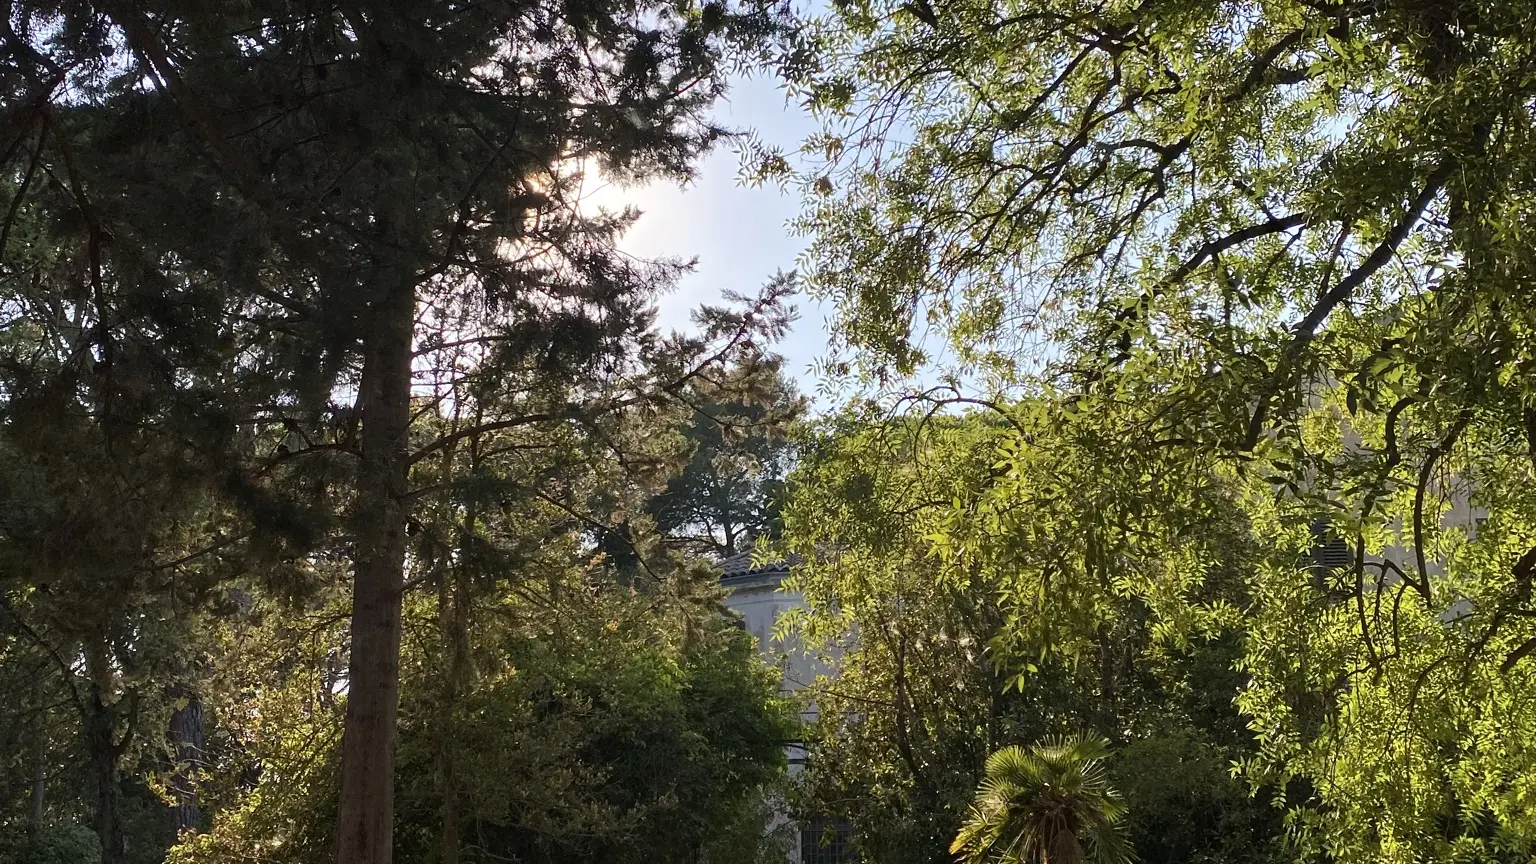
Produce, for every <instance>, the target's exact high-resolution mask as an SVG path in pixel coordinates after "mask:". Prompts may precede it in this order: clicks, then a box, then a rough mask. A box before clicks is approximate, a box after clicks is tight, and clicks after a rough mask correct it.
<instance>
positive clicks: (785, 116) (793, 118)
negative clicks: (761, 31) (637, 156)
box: [583, 75, 827, 392]
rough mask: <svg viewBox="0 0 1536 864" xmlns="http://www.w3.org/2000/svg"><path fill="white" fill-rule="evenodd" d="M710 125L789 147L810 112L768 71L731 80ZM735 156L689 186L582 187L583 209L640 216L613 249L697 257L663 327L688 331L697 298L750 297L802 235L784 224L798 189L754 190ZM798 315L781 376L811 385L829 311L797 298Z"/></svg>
mask: <svg viewBox="0 0 1536 864" xmlns="http://www.w3.org/2000/svg"><path fill="white" fill-rule="evenodd" d="M715 117H716V122H717V123H719V124H720V125H722V126H724V127H726V128H729V129H735V130H746V129H752V130H755V131H756V132H757V134H758V136H759V137H760V138H761V139H762V140H763V141H764V142H765V143H767V144H773V145H778V146H779V147H780V148H781V149H782V150H784V151H785V152H786V153H792V152H794V151H795V150H796V149H797V148H798V146H799V143H800V141H801V140H802V139H803V138H804V137H805V136H806V134H807V133H809V132H810V131H812V129H813V128H814V123H813V121H812V120H811V118H810V117H809V116H808V115H807V114H806V113H805V112H804V111H803V110H802V109H801V108H800V107H799V106H798V105H795V104H786V100H785V98H784V93H783V91H782V90H780V89H779V88H778V86H777V82H776V81H775V80H774V79H773V78H772V77H770V76H767V75H758V76H756V77H753V78H744V79H737V80H736V81H735V82H733V84H732V86H731V90H730V92H729V93H728V94H727V95H726V98H725V99H724V100H723V101H722V102H720V103H719V104H718V105H717V106H716V108H715ZM738 164H739V159H738V156H737V154H736V152H735V151H734V150H733V149H732V148H730V147H729V146H722V147H719V148H718V149H716V150H715V151H714V152H713V153H711V154H710V155H709V156H708V158H707V159H705V161H704V162H703V163H702V165H700V167H699V170H698V174H697V176H696V177H695V178H694V180H693V181H692V182H691V183H690V184H689V185H688V187H687V188H682V187H680V186H678V185H677V184H676V183H671V182H661V183H653V184H651V185H649V186H645V187H640V188H628V189H624V188H619V187H617V186H612V185H609V186H599V187H597V188H594V189H591V190H588V191H587V193H586V195H587V197H586V198H585V199H584V201H583V203H584V204H585V205H587V206H602V207H610V208H617V207H620V206H622V205H623V204H626V203H628V204H633V205H634V206H635V207H637V208H639V209H640V210H641V211H642V213H643V215H642V216H641V217H640V220H639V222H638V223H637V224H636V225H635V227H634V228H632V229H631V230H630V231H629V233H628V234H626V235H625V237H624V239H623V242H621V243H620V244H619V245H620V246H621V247H622V248H623V249H624V251H626V252H628V253H630V254H631V255H635V256H637V257H641V258H663V257H665V258H682V259H684V260H687V259H697V261H698V263H697V266H696V268H695V270H694V271H693V272H692V273H689V274H687V275H685V276H684V277H683V278H682V280H681V281H680V282H679V283H678V286H677V289H676V290H675V291H674V292H673V293H671V294H669V295H667V296H666V297H664V298H663V299H662V301H661V303H660V304H659V307H660V308H659V314H660V323H661V325H662V326H663V327H664V328H667V329H679V330H681V329H687V328H689V327H690V323H689V313H690V311H691V310H693V309H696V308H698V306H699V305H700V304H701V303H718V302H719V301H720V296H721V293H722V292H723V291H728V290H729V291H736V292H739V293H741V294H746V295H748V296H752V295H755V294H756V293H757V289H758V287H759V286H761V285H762V284H763V283H765V282H767V281H768V280H769V279H770V278H771V277H772V276H773V275H774V273H775V272H777V271H779V270H785V271H788V270H792V269H794V267H795V258H796V256H798V255H799V254H800V253H801V252H802V251H803V250H804V249H805V246H806V239H805V238H803V237H796V236H793V235H792V234H791V233H790V231H789V228H788V225H787V223H788V221H789V220H790V219H792V218H793V217H794V216H795V215H796V214H797V213H798V212H799V208H800V201H799V197H798V192H796V191H794V190H791V191H789V192H782V191H780V190H779V188H778V187H777V186H760V187H756V188H751V187H747V186H744V185H742V184H741V183H739V182H738V181H737V168H738ZM794 305H795V306H796V307H797V308H798V310H799V313H800V319H799V320H798V321H796V322H795V325H794V328H793V330H792V331H791V332H790V334H789V336H788V337H787V338H786V339H785V340H784V342H782V343H781V344H780V345H779V346H778V351H779V353H781V354H783V355H784V358H785V364H784V365H785V372H786V373H788V374H789V375H791V376H792V377H794V378H795V379H797V380H798V381H799V382H800V385H801V390H802V392H809V391H810V390H811V389H812V383H813V381H814V377H815V376H814V374H813V373H812V372H811V364H812V362H813V361H815V360H816V359H817V358H818V357H820V356H821V354H822V352H823V351H824V350H825V349H826V345H827V336H826V317H827V313H826V310H825V309H824V308H823V307H822V306H820V305H819V304H816V303H814V302H812V301H810V300H809V299H807V298H805V297H797V298H795V304H794Z"/></svg>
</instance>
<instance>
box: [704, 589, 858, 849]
mask: <svg viewBox="0 0 1536 864" xmlns="http://www.w3.org/2000/svg"><path fill="white" fill-rule="evenodd" d="M727 572H729V571H727ZM788 576H789V571H788V569H787V568H785V567H783V566H781V565H780V566H773V565H770V566H767V567H764V568H760V569H750V570H747V571H746V572H738V573H735V574H732V575H727V576H725V577H724V578H722V579H721V580H720V584H721V586H722V587H724V588H725V589H726V591H727V592H729V593H728V594H727V597H726V601H725V605H726V607H727V608H729V609H730V610H731V611H733V612H735V613H736V614H738V615H740V616H741V620H742V626H743V628H745V629H746V631H747V632H748V633H751V634H752V636H753V638H754V639H755V640H756V641H757V649H758V653H759V654H760V655H761V656H762V658H763V660H764V662H766V663H768V664H769V665H771V666H774V667H776V668H778V669H779V673H780V676H781V678H780V692H782V693H785V694H792V693H795V692H797V691H799V690H802V689H804V688H805V687H807V686H809V685H810V684H811V683H812V682H814V681H815V680H816V675H818V674H826V673H827V672H828V671H830V670H829V669H828V668H827V667H826V666H824V665H822V664H819V663H817V662H816V661H815V658H814V657H813V656H812V655H810V654H809V653H808V652H806V651H805V650H804V648H803V646H801V645H800V644H799V642H798V640H795V639H793V638H791V639H789V640H787V641H786V640H781V639H777V638H775V637H774V634H773V631H774V625H775V624H776V623H777V622H778V620H779V617H780V616H782V615H783V614H784V613H785V612H786V611H788V610H790V609H793V608H795V607H797V606H801V605H803V604H804V602H805V598H804V597H802V596H801V595H800V594H798V593H794V592H787V591H781V590H780V588H781V586H782V584H783V582H784V579H785V578H786V577H788ZM815 718H816V709H815V707H814V706H806V708H805V709H803V710H802V712H801V720H802V721H803V722H810V721H812V720H815ZM786 750H787V751H788V752H787V755H788V757H789V772H790V775H791V776H793V775H795V774H797V773H799V772H800V770H801V769H802V768H803V767H804V765H805V750H804V748H803V747H802V746H801V745H799V744H797V743H796V744H790V745H788V746H787V747H786ZM788 824H789V817H788V815H787V814H786V813H785V812H783V811H782V810H780V811H779V812H778V813H776V814H775V816H774V818H773V821H772V822H771V823H770V825H769V826H768V830H770V831H776V830H779V829H781V828H783V827H785V826H786V825H788ZM825 827H826V826H822V825H813V826H812V830H813V831H814V830H816V829H817V828H822V829H825ZM791 833H792V835H793V842H792V843H791V849H790V854H789V859H788V861H789V864H822V862H834V864H836V862H841V861H846V860H851V859H848V858H846V857H845V856H841V855H837V854H830V855H829V854H827V853H830V852H832V851H833V850H829V849H820V848H818V849H815V850H814V851H812V853H811V854H810V855H808V856H807V855H802V842H805V843H814V842H815V841H814V840H812V839H810V838H809V837H802V836H801V834H802V829H801V828H800V827H799V826H791ZM829 833H831V834H833V835H836V836H838V839H844V838H843V837H842V836H841V835H837V832H836V826H833V830H832V831H831V832H829ZM843 833H844V834H846V826H845V830H844V832H843Z"/></svg>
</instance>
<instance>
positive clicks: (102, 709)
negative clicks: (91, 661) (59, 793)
mask: <svg viewBox="0 0 1536 864" xmlns="http://www.w3.org/2000/svg"><path fill="white" fill-rule="evenodd" d="M116 719H117V716H116V712H114V711H113V710H112V708H111V707H110V706H108V705H107V704H106V703H105V702H104V701H103V700H102V694H101V690H100V689H99V688H97V687H95V686H92V687H91V695H90V705H89V707H88V708H87V716H86V728H85V739H86V747H87V750H88V751H89V754H90V762H91V774H92V775H93V777H94V779H95V781H96V836H97V837H98V838H100V840H101V864H120V862H121V861H122V860H123V853H124V847H123V820H122V813H121V812H120V811H119V809H118V806H117V805H118V793H119V788H118V776H117V762H118V758H119V757H120V756H121V755H122V750H123V744H122V743H119V742H117V741H115V740H114V735H113V727H114V726H115V725H116Z"/></svg>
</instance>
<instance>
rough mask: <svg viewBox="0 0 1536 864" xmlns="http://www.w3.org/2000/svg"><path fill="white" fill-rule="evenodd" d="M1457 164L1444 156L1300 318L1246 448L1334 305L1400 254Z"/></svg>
mask: <svg viewBox="0 0 1536 864" xmlns="http://www.w3.org/2000/svg"><path fill="white" fill-rule="evenodd" d="M1456 164H1457V163H1456V160H1455V159H1454V158H1452V157H1450V156H1447V157H1445V158H1444V159H1442V160H1441V162H1440V164H1439V166H1438V167H1436V168H1435V170H1434V172H1433V173H1431V174H1430V175H1429V180H1428V181H1427V182H1426V183H1425V184H1424V188H1423V189H1421V190H1420V191H1419V194H1418V197H1416V198H1414V199H1413V203H1411V204H1410V205H1408V212H1407V213H1405V214H1403V218H1402V219H1401V220H1399V221H1398V223H1397V224H1396V225H1394V226H1392V230H1391V231H1389V232H1388V233H1387V236H1386V238H1385V239H1383V240H1382V241H1381V243H1379V244H1377V246H1376V248H1375V249H1373V250H1371V254H1370V255H1369V256H1367V257H1366V259H1365V260H1364V261H1362V262H1361V263H1360V266H1359V267H1356V268H1355V269H1354V271H1352V272H1351V273H1350V274H1349V275H1347V276H1345V277H1344V278H1343V279H1340V280H1339V283H1338V284H1337V285H1335V286H1333V288H1332V289H1331V290H1329V291H1328V292H1327V293H1325V294H1323V296H1322V297H1319V298H1318V301H1317V303H1316V304H1315V305H1314V306H1313V307H1312V310H1311V311H1310V312H1308V313H1307V316H1306V317H1305V318H1303V319H1302V320H1301V323H1299V324H1297V325H1296V332H1295V334H1294V335H1292V337H1291V341H1290V342H1289V343H1288V344H1287V345H1286V346H1285V349H1284V350H1283V351H1282V352H1281V354H1280V359H1279V360H1278V362H1277V363H1276V365H1275V371H1274V374H1273V375H1271V376H1270V378H1269V381H1268V382H1266V383H1265V385H1264V387H1263V389H1262V390H1261V391H1260V393H1259V398H1258V404H1257V405H1256V406H1255V407H1254V409H1253V416H1252V417H1251V418H1250V419H1249V422H1248V434H1247V436H1246V437H1245V438H1244V440H1243V444H1242V449H1243V450H1252V449H1253V448H1254V447H1255V446H1256V445H1257V444H1258V443H1259V436H1261V435H1262V434H1263V433H1264V424H1265V422H1266V421H1267V420H1268V419H1269V407H1270V402H1271V401H1273V399H1274V397H1275V394H1276V393H1277V392H1279V390H1280V387H1281V386H1283V385H1284V384H1285V382H1286V380H1287V379H1288V378H1289V377H1290V376H1291V374H1292V373H1293V372H1294V371H1295V367H1296V363H1297V361H1299V360H1300V359H1301V355H1302V353H1303V352H1305V351H1306V350H1307V346H1308V345H1310V344H1312V339H1313V338H1314V337H1316V335H1317V330H1318V328H1319V327H1321V326H1322V325H1323V322H1324V321H1326V320H1328V316H1329V315H1330V314H1332V313H1333V310H1334V309H1336V308H1338V306H1339V304H1340V303H1343V302H1344V301H1345V300H1347V299H1349V297H1350V295H1352V294H1353V293H1354V292H1355V289H1357V288H1359V287H1360V286H1361V285H1363V284H1365V281H1366V280H1367V279H1369V278H1371V277H1372V276H1374V275H1376V271H1378V270H1380V269H1381V268H1382V267H1384V266H1385V265H1386V263H1387V262H1388V261H1390V260H1392V256H1393V255H1395V254H1397V250H1398V248H1399V247H1401V246H1402V245H1403V242H1404V241H1406V240H1407V239H1408V237H1409V235H1411V234H1412V233H1413V229H1414V228H1416V227H1418V224H1419V222H1420V221H1422V220H1423V218H1424V212H1425V211H1426V210H1428V209H1429V205H1430V204H1431V203H1432V202H1433V201H1434V200H1435V197H1436V196H1438V195H1439V194H1440V190H1442V189H1444V188H1445V184H1446V183H1447V182H1448V181H1449V180H1450V179H1451V174H1452V172H1454V171H1455V170H1456Z"/></svg>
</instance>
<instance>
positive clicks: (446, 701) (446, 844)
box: [438, 403, 483, 864]
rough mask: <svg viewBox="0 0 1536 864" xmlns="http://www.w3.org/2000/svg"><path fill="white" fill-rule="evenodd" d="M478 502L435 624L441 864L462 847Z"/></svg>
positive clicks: (475, 440)
mask: <svg viewBox="0 0 1536 864" xmlns="http://www.w3.org/2000/svg"><path fill="white" fill-rule="evenodd" d="M480 412H481V406H480V405H479V404H478V403H477V404H476V406H475V414H474V418H473V420H472V422H473V424H474V425H476V426H478V425H480V423H481V421H482V419H483V418H482V417H481V413H480ZM454 420H455V423H457V421H458V413H457V407H456V408H455V414H454ZM468 444H469V473H470V475H471V476H476V475H478V473H479V468H480V438H479V436H478V435H477V436H472V437H471V438H470V439H469V441H468ZM444 462H445V463H446V464H448V465H450V466H451V465H453V463H454V454H453V451H452V450H450V451H449V452H448V454H447V455H446V456H445V458H444ZM479 512H480V507H479V502H478V501H477V500H475V499H471V500H470V501H469V503H468V504H467V505H466V506H465V508H464V521H463V522H462V523H461V524H460V526H459V537H458V550H457V555H456V556H454V559H453V562H452V565H451V566H450V567H449V568H448V569H447V570H446V571H445V572H444V573H443V576H442V579H441V580H440V581H439V583H438V626H439V629H440V630H441V631H442V638H443V650H444V652H445V654H446V655H447V657H446V659H447V663H446V664H445V669H444V686H443V715H442V720H441V728H440V730H439V732H440V734H441V735H442V745H441V749H440V751H439V754H438V757H439V760H440V762H439V772H440V774H441V778H442V792H443V810H442V819H443V836H442V842H441V844H440V846H441V848H440V850H439V851H440V857H441V864H459V854H460V853H459V850H460V846H461V842H460V837H459V822H460V813H459V800H460V796H459V781H458V770H457V765H456V760H455V747H456V746H457V741H458V735H457V729H456V724H457V721H458V700H459V695H460V694H461V693H462V692H464V687H465V683H466V682H467V681H468V680H469V677H470V672H471V670H470V660H469V611H470V605H469V604H470V600H471V598H470V572H469V562H470V560H471V558H472V557H473V554H474V550H473V546H474V544H475V523H476V521H477V520H478V519H479Z"/></svg>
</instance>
